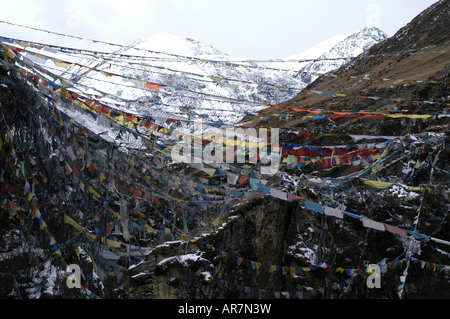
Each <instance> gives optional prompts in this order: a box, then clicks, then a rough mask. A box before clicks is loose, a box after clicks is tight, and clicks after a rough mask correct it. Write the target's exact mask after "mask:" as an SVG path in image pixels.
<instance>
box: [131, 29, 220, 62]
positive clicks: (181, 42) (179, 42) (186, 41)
mask: <svg viewBox="0 0 450 319" xmlns="http://www.w3.org/2000/svg"><path fill="white" fill-rule="evenodd" d="M136 49H138V50H136ZM139 49H144V50H151V51H157V52H164V53H170V54H176V55H183V56H190V57H199V56H200V57H201V56H211V55H214V56H227V54H226V53H224V52H222V51H220V50H218V49H216V48H214V47H213V46H211V45H209V44H205V43H202V42H200V41H197V40H195V39H192V38H184V37H181V36H177V35H173V34H169V33H158V34H155V35H153V36H151V37H148V38H143V39H140V40H137V41H135V42H133V43H132V44H130V46H129V49H128V50H127V53H130V52H128V51H129V50H131V51H139V52H140V53H139V55H142V53H143V52H145V51H143V50H139ZM134 53H136V52H133V54H134Z"/></svg>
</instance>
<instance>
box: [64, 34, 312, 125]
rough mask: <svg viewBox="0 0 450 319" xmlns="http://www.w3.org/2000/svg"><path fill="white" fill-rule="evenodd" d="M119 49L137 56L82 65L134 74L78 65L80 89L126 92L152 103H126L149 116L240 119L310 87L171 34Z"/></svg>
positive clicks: (75, 78) (75, 74)
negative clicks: (154, 86) (158, 86)
mask: <svg viewBox="0 0 450 319" xmlns="http://www.w3.org/2000/svg"><path fill="white" fill-rule="evenodd" d="M150 50H151V51H154V52H150ZM162 52H166V53H167V54H162ZM117 53H120V54H122V55H132V56H133V57H130V58H127V59H124V57H122V58H121V59H119V60H116V58H114V61H113V62H110V61H98V62H93V61H89V60H84V61H81V62H80V64H83V65H88V66H91V67H94V68H96V69H98V70H102V71H106V72H111V73H114V74H121V75H125V76H126V77H128V79H124V78H121V77H114V76H113V77H110V76H107V75H105V74H102V73H100V72H95V71H89V70H87V69H85V68H81V67H78V66H73V67H71V68H69V70H68V73H66V76H70V77H71V79H72V80H73V81H74V82H76V83H77V84H78V85H82V86H80V88H83V89H84V90H86V87H91V88H95V89H97V90H98V92H99V93H102V92H103V93H105V92H108V93H109V94H110V95H111V96H110V99H111V98H112V96H120V97H122V98H124V99H126V100H139V101H145V102H147V103H146V104H145V105H142V104H139V103H127V104H126V108H127V109H129V110H130V111H134V112H139V113H141V114H146V115H155V114H159V113H160V112H161V111H164V112H166V113H170V116H171V117H172V118H173V117H176V116H178V117H180V118H190V119H198V118H199V116H200V115H202V114H206V115H207V120H208V121H212V122H217V121H223V122H224V123H235V122H238V121H239V120H240V119H241V118H242V116H244V114H243V113H242V112H244V111H257V110H260V109H263V108H264V106H263V105H261V103H267V104H275V103H281V102H282V101H285V100H287V99H289V98H291V97H293V96H295V95H297V94H298V93H299V92H300V90H301V89H302V88H303V87H304V83H303V82H302V81H301V80H300V79H294V78H292V77H291V76H290V75H289V74H287V72H283V71H278V70H269V69H268V68H267V67H266V66H265V65H262V64H257V63H246V62H241V63H226V62H225V61H236V60H239V59H237V58H234V57H230V56H228V55H227V54H225V53H223V52H221V51H219V50H217V49H215V48H214V47H212V46H210V45H208V44H203V43H201V42H198V41H196V40H193V39H188V38H182V37H177V36H173V35H168V34H158V35H156V36H153V37H150V38H147V39H143V40H138V41H135V42H134V43H132V44H130V46H129V47H128V48H124V49H121V50H119V51H118V52H117ZM169 53H170V54H169ZM137 56H139V57H137ZM181 56H182V57H181ZM185 57H193V58H195V59H190V58H185ZM142 81H148V82H152V83H158V84H163V85H165V86H164V87H163V88H161V89H160V90H158V92H155V91H154V90H151V89H148V88H146V87H145V85H144V83H142ZM275 86H280V87H283V88H276V87H275ZM288 88H291V89H288ZM89 92H91V93H94V92H95V91H92V90H91V91H89ZM237 100H240V101H239V102H238V101H237ZM242 101H245V102H242ZM249 101H250V102H255V103H249ZM180 106H188V107H192V108H196V109H192V110H190V113H191V115H188V114H187V113H186V112H187V111H186V110H185V109H184V110H183V109H181V110H180ZM198 108H208V109H214V110H216V109H217V110H230V111H229V112H224V111H209V110H198ZM236 111H238V112H236ZM192 114H193V115H192ZM163 115H164V114H163ZM175 115H176V116H175Z"/></svg>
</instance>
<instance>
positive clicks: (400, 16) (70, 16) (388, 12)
mask: <svg viewBox="0 0 450 319" xmlns="http://www.w3.org/2000/svg"><path fill="white" fill-rule="evenodd" d="M435 2H436V0H0V8H1V10H0V20H2V21H8V22H12V23H17V24H23V25H27V26H31V27H35V28H41V29H46V30H50V31H55V32H60V33H65V34H70V35H74V36H79V37H83V38H88V39H95V40H101V41H106V42H113V43H118V44H129V43H131V42H133V41H135V40H137V39H141V38H147V37H150V36H152V35H155V34H157V33H170V34H174V35H178V36H183V37H190V38H193V39H196V40H198V41H201V42H204V43H208V44H211V45H212V46H214V47H216V48H217V49H219V50H221V51H223V52H225V53H227V54H229V55H231V56H233V57H238V58H244V59H278V58H284V57H287V56H290V55H295V54H299V53H302V52H303V51H305V50H307V49H308V48H310V47H311V46H313V45H314V44H317V43H319V42H321V41H324V40H326V39H328V38H331V37H333V36H335V35H338V34H348V33H352V32H354V31H357V30H360V29H362V28H364V27H366V26H376V27H379V28H380V29H382V30H383V31H385V32H386V33H388V35H389V36H392V35H393V34H394V33H395V32H396V31H397V30H398V29H400V28H401V27H402V26H404V25H405V24H407V23H408V22H410V21H411V20H412V19H413V18H414V17H415V16H416V15H418V14H419V13H420V12H422V11H423V10H424V9H426V8H427V7H429V6H430V5H431V4H433V3H435ZM0 36H8V37H14V38H20V39H23V40H34V41H38V42H45V43H49V44H57V45H65V46H77V47H80V46H83V47H86V44H81V43H79V42H77V41H76V40H73V39H69V38H61V37H56V36H50V35H48V34H46V33H42V32H37V31H33V30H28V29H23V28H19V27H11V26H8V25H5V24H2V23H0ZM173 53H176V52H173Z"/></svg>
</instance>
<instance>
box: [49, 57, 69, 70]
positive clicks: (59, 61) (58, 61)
mask: <svg viewBox="0 0 450 319" xmlns="http://www.w3.org/2000/svg"><path fill="white" fill-rule="evenodd" d="M53 63H54V64H55V65H56V66H59V67H62V68H64V69H66V70H67V68H68V67H69V66H70V65H71V64H72V63H69V62H65V61H61V60H58V59H54V60H53Z"/></svg>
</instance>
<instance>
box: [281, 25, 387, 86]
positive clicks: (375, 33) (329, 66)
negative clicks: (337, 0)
mask: <svg viewBox="0 0 450 319" xmlns="http://www.w3.org/2000/svg"><path fill="white" fill-rule="evenodd" d="M385 39H387V34H386V33H385V32H383V31H382V30H380V29H378V28H376V27H367V28H364V29H362V30H359V31H356V32H354V33H352V34H347V35H338V36H335V37H333V38H330V39H329V40H326V41H324V42H321V43H319V44H318V45H316V46H314V47H312V48H311V49H309V50H307V51H305V52H304V53H303V54H300V55H297V56H293V57H287V58H285V59H284V60H287V61H289V60H302V59H317V60H321V61H316V62H314V61H312V62H294V61H293V62H286V63H285V64H284V65H285V67H287V68H288V69H289V70H290V71H291V72H290V74H291V75H292V76H294V77H299V78H301V79H302V81H303V82H305V83H307V84H309V83H311V82H313V81H314V80H315V79H316V78H317V76H313V75H311V73H312V72H317V73H328V72H331V71H333V70H336V69H338V68H339V67H341V66H342V65H344V64H345V63H346V62H348V59H337V60H333V59H336V58H341V57H343V58H350V57H355V56H358V55H360V54H362V53H363V52H364V51H366V50H368V49H369V48H370V47H372V46H373V45H374V44H377V43H379V42H381V41H383V40H385ZM329 59H331V60H329ZM280 64H281V63H277V64H275V65H274V67H280Z"/></svg>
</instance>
